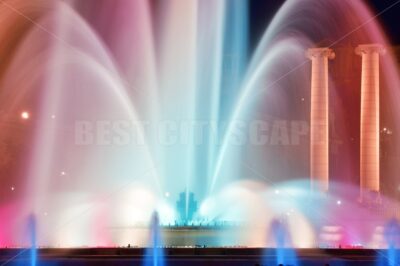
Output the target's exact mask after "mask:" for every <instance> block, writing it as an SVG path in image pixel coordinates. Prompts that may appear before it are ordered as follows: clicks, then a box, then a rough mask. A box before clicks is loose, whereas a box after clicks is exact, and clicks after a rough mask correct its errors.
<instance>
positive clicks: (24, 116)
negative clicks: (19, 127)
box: [21, 111, 30, 120]
mask: <svg viewBox="0 0 400 266" xmlns="http://www.w3.org/2000/svg"><path fill="white" fill-rule="evenodd" d="M29 116H30V115H29V113H28V112H26V111H24V112H22V113H21V118H22V119H24V120H27V119H29Z"/></svg>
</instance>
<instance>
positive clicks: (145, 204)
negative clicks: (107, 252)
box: [0, 0, 400, 250]
mask: <svg viewBox="0 0 400 266" xmlns="http://www.w3.org/2000/svg"><path fill="white" fill-rule="evenodd" d="M9 5H10V6H11V7H12V8H10V6H7V5H2V6H1V7H0V16H1V17H2V18H4V23H3V24H1V26H0V40H1V42H0V43H1V44H0V58H3V61H2V62H4V64H3V65H2V66H1V68H0V74H1V76H0V78H1V84H2V89H1V92H0V106H2V107H1V119H2V123H3V125H4V129H3V128H2V130H1V133H0V137H1V140H2V141H4V142H6V143H10V146H11V148H10V149H11V150H12V152H9V151H8V150H6V152H5V154H7V155H9V154H11V155H12V156H13V157H12V158H11V159H10V160H11V161H13V162H14V161H15V163H14V164H11V165H17V166H18V167H16V166H15V167H14V168H15V169H14V168H11V169H14V170H13V171H11V170H10V173H11V174H10V176H11V177H7V180H6V182H5V183H7V185H8V184H10V186H12V187H13V189H12V191H11V192H9V193H12V194H11V196H8V194H7V196H5V197H4V198H1V202H0V228H7V230H4V229H1V232H0V245H2V246H6V245H8V246H19V245H23V246H28V245H29V241H28V240H27V239H26V236H25V235H24V233H23V231H24V230H21V228H22V227H23V224H24V221H25V217H26V216H27V214H29V213H35V214H36V225H37V226H36V227H37V236H36V239H37V243H38V244H39V245H50V246H119V245H120V246H126V245H127V244H128V243H130V244H131V245H139V246H147V245H149V241H148V237H147V236H148V230H147V229H143V228H144V226H148V224H150V221H151V217H152V213H153V212H154V210H157V211H158V213H159V219H160V223H161V224H164V225H166V224H173V223H174V222H175V221H176V220H177V219H179V218H178V217H179V214H178V213H177V210H176V201H177V200H178V195H179V193H181V192H193V193H194V195H195V196H196V200H197V202H198V212H197V214H196V216H195V218H194V220H195V221H196V222H199V221H202V222H203V223H206V222H211V223H215V222H216V221H225V222H227V223H234V224H240V230H233V231H234V233H233V234H230V236H229V241H228V240H227V238H224V237H221V239H219V243H220V244H221V245H241V246H255V247H259V246H277V245H276V241H275V242H274V241H272V239H273V238H274V237H273V236H274V234H275V233H276V230H271V224H272V222H273V221H275V220H277V219H281V218H282V217H287V221H286V222H285V223H286V225H285V227H286V228H287V229H285V231H286V230H287V234H288V235H289V236H290V239H291V241H290V246H291V247H296V248H299V247H316V246H329V247H332V246H336V247H337V246H339V245H343V246H346V245H349V246H351V245H360V244H361V245H363V246H366V247H381V246H382V245H384V244H383V242H384V241H382V232H381V231H380V230H381V229H380V228H382V226H383V225H384V224H385V222H386V221H387V220H388V219H389V218H390V217H391V216H393V213H392V210H393V212H395V210H397V209H398V202H397V201H396V200H394V199H391V198H390V197H385V196H383V197H382V202H383V203H384V205H382V206H384V207H382V208H381V209H373V208H372V209H371V208H370V206H364V205H362V204H359V203H358V194H359V191H358V187H357V185H356V184H357V183H356V182H354V180H355V178H354V177H357V175H358V172H357V171H358V170H355V169H358V167H359V166H358V165H359V164H358V163H359V162H358V154H357V150H358V149H357V147H356V148H354V147H353V146H354V143H355V142H356V141H357V139H356V140H355V142H351V139H352V138H353V137H354V136H355V134H356V133H357V132H358V131H357V130H358V129H357V127H354V126H351V125H353V124H357V123H358V120H357V121H353V120H352V119H353V118H352V117H349V113H355V112H354V109H352V108H356V107H357V106H354V105H353V102H352V100H354V99H355V98H356V97H357V93H355V91H358V90H359V83H358V82H359V77H358V76H360V73H358V74H357V75H356V74H354V73H355V72H354V71H353V69H349V70H348V71H347V69H346V73H347V72H348V73H350V74H351V75H350V74H349V75H350V76H349V77H348V78H347V79H346V80H345V81H342V80H338V79H336V78H335V76H334V75H336V74H335V73H330V74H331V82H330V90H331V95H332V96H331V97H332V101H333V104H332V105H331V106H332V107H331V110H332V116H334V118H332V119H336V120H339V121H346V123H345V122H343V123H336V125H337V126H336V127H335V130H336V131H335V132H336V133H338V135H339V136H340V137H341V139H342V140H344V141H345V143H344V144H343V145H342V146H339V152H337V153H336V154H333V155H332V156H333V157H332V158H334V160H333V161H334V163H333V164H332V166H331V168H332V169H331V172H332V173H331V177H332V179H333V180H334V181H335V182H332V185H331V191H330V193H329V194H327V195H325V194H321V193H319V192H310V190H309V183H308V164H309V160H308V155H309V142H308V138H307V136H308V135H307V134H304V133H302V131H301V130H300V129H301V128H302V126H307V125H308V121H309V88H310V82H309V80H310V71H309V61H308V59H306V58H305V56H304V52H305V50H306V49H308V48H310V47H315V46H332V48H333V49H334V50H335V49H337V56H339V57H338V58H337V62H339V63H340V61H339V58H340V51H342V52H343V50H340V49H341V48H343V47H347V48H349V49H348V50H349V51H351V52H352V53H351V54H346V55H343V57H342V59H343V58H351V57H352V56H355V55H354V53H353V50H354V46H356V45H358V44H361V43H382V44H385V45H387V44H388V42H387V41H386V38H385V35H384V33H383V31H382V30H381V29H380V26H379V24H378V22H377V21H376V20H370V18H371V17H372V13H371V12H370V11H369V9H368V8H367V7H366V6H365V4H364V3H363V2H362V1H356V0H355V1H339V0H328V1H317V2H316V1H311V0H299V1H287V2H285V4H283V5H282V7H281V8H280V10H279V11H278V12H277V14H276V15H275V16H274V18H273V20H272V21H271V22H270V23H269V25H268V26H267V28H266V29H265V31H264V32H263V34H262V36H261V37H260V39H257V40H256V41H253V42H254V43H255V44H254V43H250V39H251V38H250V35H251V34H250V33H251V32H250V30H249V22H248V21H249V18H248V12H247V11H248V7H247V5H246V1H240V0H229V1H212V0H209V1H208V0H206V1H176V0H168V1H162V2H160V3H157V4H154V3H152V2H150V1H145V0H137V1H136V0H135V1H130V0H118V1H107V0H85V1H73V0H71V1H54V0H53V1H50V0H32V1H23V0H13V1H9ZM15 10H17V11H18V10H21V12H23V14H24V16H21V13H18V12H16V11H15ZM26 17H28V18H32V19H31V20H33V21H34V22H35V24H33V23H32V21H29V20H27V18H26ZM337 17H340V18H342V19H341V20H337ZM110 18H112V19H110ZM13 25H18V27H17V28H14V27H12V26H13ZM360 25H361V26H360ZM10 36H14V37H12V38H11V37H10ZM251 44H253V45H251ZM357 59H358V58H357ZM343 60H345V59H343ZM354 61H355V60H354ZM351 62H353V61H351ZM339 63H338V64H339ZM332 64H333V65H332V66H333V68H332V69H335V70H337V69H339V68H340V67H338V66H336V67H335V65H334V64H335V62H332ZM341 64H343V65H346V66H347V65H349V64H347V61H345V62H344V63H343V62H342V63H341ZM381 67H382V68H383V69H384V72H383V73H382V78H381V80H382V87H383V88H385V98H384V100H385V101H387V102H386V103H385V105H384V108H385V112H383V113H386V114H389V115H386V116H385V120H384V122H385V123H386V124H389V125H390V128H391V129H392V130H393V131H395V132H396V131H397V129H398V126H399V125H398V122H397V121H398V114H399V111H400V110H398V107H397V105H396V104H395V103H397V102H398V100H399V99H400V97H399V90H398V89H397V88H399V79H398V74H397V67H396V65H395V61H394V57H393V55H392V54H391V53H390V51H389V53H388V55H386V56H385V57H383V58H382V63H381ZM346 77H347V76H346ZM357 77H358V79H357ZM335 82H337V83H339V82H347V83H345V85H343V84H342V83H340V84H337V83H335ZM23 112H27V113H23ZM254 121H264V122H268V123H269V125H271V127H272V128H271V129H270V130H271V134H268V137H269V138H268V139H267V144H265V143H264V144H260V142H259V141H260V140H259V139H256V140H254V139H252V135H251V134H252V133H251V132H252V131H251V130H248V131H247V129H248V128H251V125H253V126H254V125H255V124H254ZM279 121H286V122H289V124H290V125H294V129H297V131H296V130H293V131H292V130H291V131H290V132H289V133H288V132H286V133H287V134H290V137H287V135H285V127H284V128H283V129H282V128H281V127H279V125H280V124H279ZM276 122H277V123H276ZM291 122H295V123H291ZM303 122H304V123H305V124H304V123H303ZM252 123H253V124H252ZM296 123H297V124H296ZM382 123H383V122H382ZM274 125H277V127H276V128H275V127H274ZM241 127H244V128H245V130H243V129H242V130H243V132H244V133H243V132H242V131H241ZM274 128H275V129H277V131H276V132H278V133H277V135H276V136H275V139H274V137H273V136H274V134H273V133H272V132H274V131H273V130H274ZM286 129H287V128H286ZM290 129H293V128H290ZM257 130H258V129H257ZM282 130H283V131H282ZM293 132H295V133H296V132H297V133H298V135H296V134H292V133H293ZM356 136H358V135H357V134H356ZM241 137H243V138H241ZM287 141H289V142H287ZM275 142H277V143H275ZM13 145H15V146H16V147H18V148H15V149H13V148H12V147H14V146H13ZM352 145H353V146H352ZM351 147H353V148H351ZM391 147H392V149H393V150H395V151H397V150H398V142H397V140H396V139H395V140H393V143H392V145H391ZM355 151H356V152H355ZM11 155H10V156H11ZM6 159H7V158H6ZM10 167H11V166H10ZM388 172H390V171H388ZM392 172H396V169H395V168H394V170H392ZM389 174H391V173H389ZM5 176H8V175H5ZM350 179H351V180H350ZM385 182H386V184H388V185H387V186H388V187H396V186H397V185H398V184H397V183H396V180H395V179H394V180H392V179H390V180H385ZM14 186H15V189H14ZM186 195H189V193H186ZM185 204H186V212H187V213H189V211H190V210H189V209H190V201H189V196H187V197H186V202H185ZM4 217H7V219H5V218H4ZM184 217H187V215H186V216H184ZM295 228H301V230H300V229H297V230H295ZM278 250H279V249H278ZM282 250H283V249H282Z"/></svg>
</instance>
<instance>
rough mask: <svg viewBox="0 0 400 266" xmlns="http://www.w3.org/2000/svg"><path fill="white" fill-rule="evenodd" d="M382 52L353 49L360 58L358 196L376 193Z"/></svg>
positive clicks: (375, 47) (379, 47)
mask: <svg viewBox="0 0 400 266" xmlns="http://www.w3.org/2000/svg"><path fill="white" fill-rule="evenodd" d="M384 52H385V49H384V48H383V46H382V45H379V44H363V45H359V46H358V47H357V48H356V54H358V55H360V56H361V58H362V70H361V124H360V131H361V132H360V134H361V135H360V141H361V143H360V197H361V200H364V197H365V196H366V193H367V194H370V193H377V194H378V193H379V177H380V174H379V170H380V168H379V55H380V54H383V53H384Z"/></svg>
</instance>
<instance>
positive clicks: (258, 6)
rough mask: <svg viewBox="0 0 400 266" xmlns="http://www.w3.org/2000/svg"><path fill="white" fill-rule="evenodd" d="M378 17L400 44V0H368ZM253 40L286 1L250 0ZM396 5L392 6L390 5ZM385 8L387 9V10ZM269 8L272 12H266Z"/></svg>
mask: <svg viewBox="0 0 400 266" xmlns="http://www.w3.org/2000/svg"><path fill="white" fill-rule="evenodd" d="M343 1H351V0H343ZM365 2H366V3H367V4H368V5H369V6H370V8H371V10H372V12H373V13H374V14H376V15H377V14H379V13H381V12H382V14H380V15H379V16H378V17H377V18H376V19H377V20H378V21H379V22H380V23H381V25H382V27H383V29H384V31H385V32H386V34H387V36H388V38H389V40H390V41H391V43H393V44H395V45H400V1H399V0H366V1H365ZM249 3H250V11H249V12H250V23H251V35H252V36H251V40H252V43H256V42H257V40H258V39H259V38H260V35H261V34H262V33H263V32H264V30H265V28H266V27H267V25H268V23H269V22H270V21H271V19H272V18H273V16H274V14H275V13H276V11H277V10H278V9H279V7H280V6H281V5H282V4H283V3H284V1H282V0H250V2H249ZM392 5H394V6H393V7H391V8H388V7H390V6H392ZM385 9H387V10H386V11H385ZM267 10H269V11H270V12H266V11H267Z"/></svg>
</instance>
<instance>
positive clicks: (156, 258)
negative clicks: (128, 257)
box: [143, 212, 166, 266]
mask: <svg viewBox="0 0 400 266" xmlns="http://www.w3.org/2000/svg"><path fill="white" fill-rule="evenodd" d="M165 265H166V264H165V259H164V250H163V248H162V240H161V234H160V221H159V217H158V213H157V212H154V213H153V216H152V218H151V224H150V245H149V247H148V248H147V249H146V251H145V258H144V263H143V266H165Z"/></svg>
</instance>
